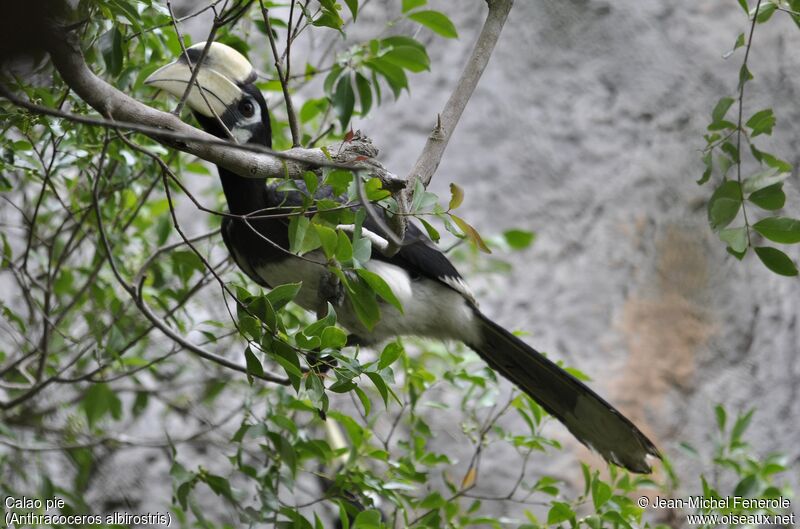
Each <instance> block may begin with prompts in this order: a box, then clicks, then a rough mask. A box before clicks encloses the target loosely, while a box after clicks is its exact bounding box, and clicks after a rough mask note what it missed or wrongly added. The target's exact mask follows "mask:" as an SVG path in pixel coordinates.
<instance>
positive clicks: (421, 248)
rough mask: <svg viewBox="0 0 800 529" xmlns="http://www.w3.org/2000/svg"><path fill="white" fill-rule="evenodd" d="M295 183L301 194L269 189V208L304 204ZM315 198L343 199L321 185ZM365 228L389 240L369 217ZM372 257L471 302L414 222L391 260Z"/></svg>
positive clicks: (443, 257)
mask: <svg viewBox="0 0 800 529" xmlns="http://www.w3.org/2000/svg"><path fill="white" fill-rule="evenodd" d="M295 184H296V185H297V187H298V188H299V189H300V191H279V190H278V185H272V186H267V190H266V194H267V202H268V204H269V206H270V207H277V206H286V207H287V208H291V207H296V206H300V205H302V203H303V196H304V195H303V191H304V190H305V184H304V182H301V181H296V182H295ZM316 198H318V199H319V198H332V199H335V200H340V198H339V197H334V196H333V194H332V192H331V190H330V188H329V187H328V186H321V187H320V189H319V190H318V191H317V193H316ZM374 209H375V211H376V213H377V214H379V215H380V216H381V217H383V218H384V219H385V217H386V214H385V212H384V210H383V209H380V208H374ZM280 220H281V222H283V223H285V224H286V225H287V227H288V221H287V220H286V219H280ZM363 228H364V229H366V230H369V231H371V232H373V233H375V234H376V235H378V236H379V237H381V238H384V239H385V238H386V237H385V234H384V233H383V230H382V229H381V228H380V226H378V224H377V223H376V222H375V221H374V220H373V219H372V218H371V217H370V216H369V215H368V216H367V217H366V219H364V224H363ZM372 258H373V259H376V260H379V261H385V262H388V263H391V264H394V265H396V266H399V267H401V268H403V269H404V270H407V271H408V272H409V273H410V274H411V275H412V277H426V278H428V279H433V280H435V281H438V282H440V283H442V284H443V285H445V286H447V287H448V288H451V289H453V290H455V291H457V292H459V293H460V294H462V295H464V296H466V297H467V298H469V299H470V300H472V294H471V293H470V292H469V290H468V288H466V283H465V282H464V279H463V278H462V276H461V274H459V273H458V270H456V268H455V267H454V266H453V263H451V262H450V260H449V259H448V258H447V256H446V255H445V254H444V253H443V252H442V251H441V250H440V249H439V247H438V246H437V245H436V244H435V243H434V242H433V241H432V240H431V239H430V238H429V237H428V235H427V234H426V233H425V232H424V231H422V230H421V229H419V228H418V227H417V226H416V225H415V224H413V223H411V222H409V224H408V227H407V228H406V233H405V237H404V238H403V246H402V248H401V249H400V251H399V252H397V253H396V254H395V255H394V256H392V257H386V256H384V255H383V254H381V253H380V252H378V251H373V252H372ZM243 268H244V267H243ZM472 301H474V300H472Z"/></svg>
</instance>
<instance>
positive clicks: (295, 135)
mask: <svg viewBox="0 0 800 529" xmlns="http://www.w3.org/2000/svg"><path fill="white" fill-rule="evenodd" d="M259 4H260V5H261V16H262V17H263V18H264V24H266V26H267V37H268V38H269V45H270V48H272V56H273V57H274V58H275V71H276V72H278V80H279V81H280V82H281V90H282V91H283V99H284V101H286V115H287V117H288V119H289V130H290V131H291V132H292V147H299V146H300V128H299V127H298V125H297V114H296V113H295V111H294V105H293V104H292V96H291V95H290V94H289V52H288V50H289V47H290V46H291V42H290V41H289V37H288V36H287V38H286V39H287V44H286V46H287V48H286V49H287V52H286V71H285V72H284V69H283V66H281V60H280V56H279V55H278V47H277V46H276V45H275V36H274V35H273V34H272V24H270V22H269V9H267V8H266V7H264V1H263V0H259ZM292 9H294V2H292ZM289 23H290V26H289V29H288V32H289V33H291V31H292V27H291V14H290V15H289Z"/></svg>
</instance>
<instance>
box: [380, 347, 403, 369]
mask: <svg viewBox="0 0 800 529" xmlns="http://www.w3.org/2000/svg"><path fill="white" fill-rule="evenodd" d="M401 354H403V346H402V345H400V344H399V343H398V342H391V343H390V344H388V345H387V346H386V347H384V348H383V352H382V353H381V358H380V360H379V361H378V369H379V370H380V369H384V368H387V367H389V366H390V365H392V364H393V363H394V362H395V361H396V360H397V359H398V358H400V355H401Z"/></svg>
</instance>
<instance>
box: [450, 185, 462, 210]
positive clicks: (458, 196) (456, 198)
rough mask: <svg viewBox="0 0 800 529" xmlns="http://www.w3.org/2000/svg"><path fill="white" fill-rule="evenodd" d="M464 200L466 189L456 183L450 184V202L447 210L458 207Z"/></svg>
mask: <svg viewBox="0 0 800 529" xmlns="http://www.w3.org/2000/svg"><path fill="white" fill-rule="evenodd" d="M462 202H464V190H463V189H461V188H460V187H458V186H457V185H455V184H450V204H449V205H448V206H447V210H448V211H452V210H454V209H457V208H458V206H460V205H461V203H462Z"/></svg>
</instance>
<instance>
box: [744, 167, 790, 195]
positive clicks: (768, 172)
mask: <svg viewBox="0 0 800 529" xmlns="http://www.w3.org/2000/svg"><path fill="white" fill-rule="evenodd" d="M788 177H789V173H782V172H780V170H779V169H778V168H777V167H770V168H768V169H764V170H763V171H759V172H757V173H755V174H753V175H751V176H748V177H747V178H745V179H744V181H743V182H742V191H743V192H744V194H745V195H749V194H750V193H753V192H755V191H758V190H759V189H763V188H765V187H767V186H771V185H773V184H777V183H780V182H783V181H784V180H786V178H788Z"/></svg>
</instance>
